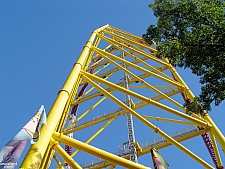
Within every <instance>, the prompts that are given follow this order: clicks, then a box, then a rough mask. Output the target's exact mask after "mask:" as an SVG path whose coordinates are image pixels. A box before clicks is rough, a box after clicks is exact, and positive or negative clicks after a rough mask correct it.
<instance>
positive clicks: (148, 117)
mask: <svg viewBox="0 0 225 169" xmlns="http://www.w3.org/2000/svg"><path fill="white" fill-rule="evenodd" d="M143 117H144V118H146V119H153V120H157V121H166V122H171V123H179V124H188V125H194V123H192V122H189V121H183V120H175V119H168V118H162V117H155V116H145V115H144V116H143Z"/></svg>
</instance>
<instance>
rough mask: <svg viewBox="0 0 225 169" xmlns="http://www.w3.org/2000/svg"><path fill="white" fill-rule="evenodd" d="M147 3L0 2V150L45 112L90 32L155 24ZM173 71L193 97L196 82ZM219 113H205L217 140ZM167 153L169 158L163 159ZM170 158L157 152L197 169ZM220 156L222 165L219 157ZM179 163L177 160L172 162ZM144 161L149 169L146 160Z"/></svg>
mask: <svg viewBox="0 0 225 169" xmlns="http://www.w3.org/2000/svg"><path fill="white" fill-rule="evenodd" d="M151 2H152V1H147V0H142V1H128V0H121V1H119V0H115V1H103V0H97V1H72V0H67V1H59V0H55V1H51V0H48V1H43V0H40V1H28V0H22V1H11V0H2V1H0V23H1V26H0V37H1V38H0V64H1V66H0V72H1V73H0V78H1V81H0V93H1V97H0V110H1V111H0V113H1V125H0V126H1V127H0V134H1V137H0V148H1V147H3V146H4V145H5V144H6V143H7V142H8V141H9V140H10V139H11V138H12V137H13V136H14V135H15V134H16V133H17V132H18V131H19V130H20V129H21V128H22V127H23V125H24V124H25V123H26V122H27V121H29V119H30V118H31V117H32V116H33V115H34V113H35V112H36V110H37V109H38V108H39V106H40V105H41V104H44V106H45V108H46V111H47V112H48V111H49V109H50V108H51V105H52V103H53V102H54V100H55V98H56V95H57V92H58V91H59V90H60V88H61V86H62V85H63V83H64V82H65V80H66V78H67V76H68V74H69V72H70V70H71V68H72V66H73V64H74V62H76V60H77V58H78V57H79V54H80V52H81V51H82V48H83V46H84V45H85V43H86V41H87V40H88V38H89V36H90V34H91V32H92V31H93V30H94V29H96V28H98V27H100V26H103V25H105V24H110V25H112V26H114V27H117V28H119V29H122V30H125V31H127V32H130V33H133V34H136V35H138V36H141V35H142V34H143V33H145V31H146V29H147V27H148V25H149V24H154V23H155V21H156V20H155V17H154V16H153V12H152V11H151V9H150V8H148V3H151ZM178 71H179V73H180V74H181V76H182V78H183V79H184V80H185V82H186V83H187V85H188V86H189V87H190V88H191V90H192V91H193V93H194V94H195V95H198V93H199V92H200V85H199V83H198V77H195V76H194V75H192V74H191V72H190V71H189V70H182V69H178ZM224 108H225V106H224V104H222V105H220V106H219V107H215V108H214V107H213V111H212V112H210V115H211V116H212V118H213V120H214V122H215V123H216V124H217V126H218V127H219V128H220V129H221V131H222V132H223V134H225V128H224V127H225V125H224V119H225V113H224ZM124 135H126V133H124ZM146 141H148V140H146ZM196 142H197V141H196ZM200 145H201V146H202V149H201V148H199V147H198V145H197V144H196V145H194V146H193V150H198V149H199V153H200V154H202V155H201V157H202V158H203V159H205V160H206V161H207V162H209V163H210V164H212V161H211V160H210V158H209V155H208V153H207V152H206V150H205V148H204V147H203V146H204V145H203V142H202V143H200ZM26 150H27V148H26ZM112 151H113V150H112ZM116 151H117V149H115V151H114V152H116ZM201 151H203V152H202V153H201ZM172 152H173V156H174V158H169V156H170V155H171V153H172ZM176 152H178V150H177V148H175V147H169V148H167V149H165V150H162V153H164V154H165V156H167V159H169V160H167V162H168V163H169V164H171V168H176V163H179V164H185V166H183V167H182V168H183V169H185V168H190V167H191V168H200V167H199V165H198V164H197V163H196V162H193V160H192V159H191V158H190V157H187V156H186V155H185V154H184V153H182V152H180V153H179V154H175V153H176ZM164 154H162V155H164ZM23 156H24V155H23ZM23 156H22V158H23ZM184 156H185V157H184ZM221 156H222V160H224V155H223V154H221ZM179 157H180V158H182V159H180V162H177V158H179ZM165 158H166V157H165ZM149 161H150V162H149V165H150V166H151V167H153V165H152V164H151V158H150V156H149ZM182 161H183V162H182ZM20 162H21V160H20ZM188 164H189V165H188Z"/></svg>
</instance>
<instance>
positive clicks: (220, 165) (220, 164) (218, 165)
mask: <svg viewBox="0 0 225 169" xmlns="http://www.w3.org/2000/svg"><path fill="white" fill-rule="evenodd" d="M210 139H211V141H212V145H213V148H214V151H215V155H216V159H217V167H218V168H222V166H223V164H222V161H221V158H220V153H219V150H218V147H217V145H216V140H215V138H214V135H213V134H212V133H211V132H210Z"/></svg>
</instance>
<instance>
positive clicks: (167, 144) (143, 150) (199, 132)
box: [92, 129, 208, 169]
mask: <svg viewBox="0 0 225 169" xmlns="http://www.w3.org/2000/svg"><path fill="white" fill-rule="evenodd" d="M206 132H208V129H203V130H200V131H197V132H194V133H192V134H189V135H183V136H182V137H178V138H175V139H176V141H178V142H182V141H185V140H188V139H192V138H194V137H197V136H199V135H201V134H204V133H206ZM171 145H172V144H171V143H170V142H168V141H163V142H162V143H161V144H158V145H155V146H154V148H156V149H157V150H160V149H162V148H166V147H168V146H171ZM139 149H140V148H139ZM150 152H151V147H147V148H145V149H141V151H138V156H143V155H145V154H149V153H150ZM124 158H126V159H129V156H125V157H124ZM110 165H112V162H105V163H104V164H101V165H97V166H95V167H92V169H101V168H105V167H107V166H110Z"/></svg>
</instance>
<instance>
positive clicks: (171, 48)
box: [143, 0, 225, 110]
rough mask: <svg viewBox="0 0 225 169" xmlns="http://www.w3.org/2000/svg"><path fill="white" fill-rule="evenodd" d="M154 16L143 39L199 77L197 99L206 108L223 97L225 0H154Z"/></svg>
mask: <svg viewBox="0 0 225 169" xmlns="http://www.w3.org/2000/svg"><path fill="white" fill-rule="evenodd" d="M149 7H150V8H151V9H152V10H153V11H154V15H155V16H156V17H157V23H156V25H150V26H149V27H148V29H147V32H146V34H144V35H143V38H144V39H145V40H146V41H147V42H148V43H149V44H151V43H152V41H154V42H155V43H156V44H157V49H158V57H162V56H165V57H167V58H169V60H170V62H171V63H172V64H173V65H174V66H178V67H184V68H190V69H191V70H192V73H193V74H196V75H197V76H200V83H201V84H202V87H201V93H200V95H199V97H197V98H196V99H198V100H199V101H200V103H201V104H202V106H203V109H205V110H211V107H210V105H211V103H214V104H215V105H219V104H220V103H221V102H222V101H223V100H224V99H225V42H224V41H225V19H224V15H225V11H224V9H225V8H224V7H225V2H224V1H223V0H155V1H154V4H149Z"/></svg>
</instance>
